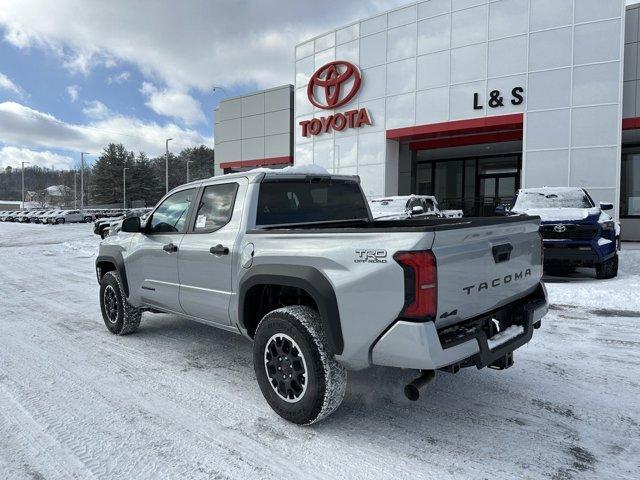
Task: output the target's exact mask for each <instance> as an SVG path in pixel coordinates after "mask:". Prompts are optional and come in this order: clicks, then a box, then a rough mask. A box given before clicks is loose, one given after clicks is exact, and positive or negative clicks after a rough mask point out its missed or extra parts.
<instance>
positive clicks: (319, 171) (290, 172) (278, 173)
mask: <svg viewBox="0 0 640 480" xmlns="http://www.w3.org/2000/svg"><path fill="white" fill-rule="evenodd" d="M265 176H266V177H284V176H287V177H292V178H304V177H308V176H318V177H326V176H329V177H331V178H337V179H351V180H356V181H358V182H360V177H358V176H357V175H333V174H331V173H329V171H328V170H327V169H325V168H324V167H321V166H319V165H293V166H291V167H285V168H264V167H262V168H254V169H252V170H247V171H246V172H234V173H225V174H224V175H218V176H217V177H209V178H207V179H204V180H195V181H193V182H190V183H188V184H185V185H181V186H180V187H184V186H186V185H200V184H201V183H203V182H204V183H206V182H210V181H219V180H227V179H229V180H233V179H234V178H241V177H245V178H248V179H249V182H254V181H260V180H261V179H262V178H264V177H265Z"/></svg>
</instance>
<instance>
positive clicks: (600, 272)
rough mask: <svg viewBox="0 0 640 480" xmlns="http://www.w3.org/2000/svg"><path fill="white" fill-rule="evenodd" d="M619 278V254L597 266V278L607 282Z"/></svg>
mask: <svg viewBox="0 0 640 480" xmlns="http://www.w3.org/2000/svg"><path fill="white" fill-rule="evenodd" d="M617 276H618V254H617V253H616V254H615V255H614V256H613V257H611V258H610V259H609V260H605V261H604V262H602V263H599V264H598V265H596V278H598V279H601V280H606V279H608V278H615V277H617Z"/></svg>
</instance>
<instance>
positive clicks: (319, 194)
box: [256, 179, 369, 226]
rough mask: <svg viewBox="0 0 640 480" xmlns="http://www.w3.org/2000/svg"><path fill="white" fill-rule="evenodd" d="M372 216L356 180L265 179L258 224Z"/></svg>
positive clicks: (266, 224)
mask: <svg viewBox="0 0 640 480" xmlns="http://www.w3.org/2000/svg"><path fill="white" fill-rule="evenodd" d="M356 219H364V220H368V219H369V211H368V209H367V206H366V204H365V200H364V197H363V195H362V192H361V190H360V185H359V184H358V183H357V182H356V181H354V180H344V179H330V180H323V181H319V182H311V181H309V180H301V179H293V180H288V179H275V180H270V179H267V180H264V181H263V182H262V183H261V184H260V194H259V196H258V212H257V215H256V225H258V226H268V225H287V224H296V223H314V222H331V221H348V220H356Z"/></svg>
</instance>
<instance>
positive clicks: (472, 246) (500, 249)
mask: <svg viewBox="0 0 640 480" xmlns="http://www.w3.org/2000/svg"><path fill="white" fill-rule="evenodd" d="M510 220H512V221H510V222H500V219H499V218H498V219H495V218H492V219H486V220H482V219H477V220H475V221H471V222H470V223H468V226H465V224H461V225H459V226H458V227H456V228H450V229H442V230H439V231H436V232H435V238H434V242H433V246H432V250H433V253H434V255H435V257H436V261H437V268H438V274H437V275H438V312H437V315H436V327H438V328H440V327H445V326H448V325H452V324H454V323H457V322H459V321H461V320H466V319H469V318H473V317H477V316H480V315H483V314H485V313H488V312H490V311H492V310H494V309H497V308H499V307H501V306H503V305H506V304H508V303H510V302H512V301H514V300H516V299H518V298H521V297H523V296H525V295H527V294H528V293H530V292H531V291H533V290H534V289H535V288H536V286H537V285H538V283H539V282H540V278H541V277H542V247H541V240H540V236H539V234H538V229H539V225H540V219H539V217H526V216H524V217H522V220H520V221H515V222H514V221H513V219H510Z"/></svg>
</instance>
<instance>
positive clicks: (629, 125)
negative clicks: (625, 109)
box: [622, 117, 640, 130]
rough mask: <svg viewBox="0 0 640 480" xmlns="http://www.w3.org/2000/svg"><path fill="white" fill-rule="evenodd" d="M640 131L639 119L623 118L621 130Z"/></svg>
mask: <svg viewBox="0 0 640 480" xmlns="http://www.w3.org/2000/svg"><path fill="white" fill-rule="evenodd" d="M638 129H640V118H639V117H635V118H623V119H622V130H638Z"/></svg>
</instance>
